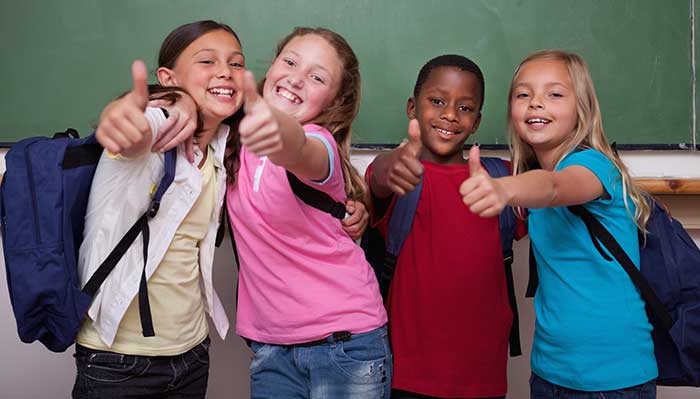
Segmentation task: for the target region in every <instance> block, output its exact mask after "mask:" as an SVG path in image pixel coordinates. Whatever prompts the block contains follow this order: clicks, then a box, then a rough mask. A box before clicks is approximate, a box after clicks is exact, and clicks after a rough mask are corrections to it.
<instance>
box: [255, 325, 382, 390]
mask: <svg viewBox="0 0 700 399" xmlns="http://www.w3.org/2000/svg"><path fill="white" fill-rule="evenodd" d="M251 349H252V350H253V352H254V354H255V356H254V358H253V362H252V363H251V365H250V395H251V398H252V399H262V398H266V399H292V398H294V399H389V398H390V396H391V376H392V371H393V368H392V357H391V350H390V349H389V340H388V336H387V329H386V327H381V328H378V329H376V330H373V331H369V332H366V333H362V334H353V335H352V337H351V338H350V339H349V340H347V341H336V340H334V339H333V337H328V338H327V340H326V342H325V343H323V344H321V345H315V346H308V347H304V346H294V345H290V346H288V345H271V344H263V343H259V342H254V341H253V342H251Z"/></svg>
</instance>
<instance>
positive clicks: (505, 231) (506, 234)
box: [481, 157, 517, 259]
mask: <svg viewBox="0 0 700 399" xmlns="http://www.w3.org/2000/svg"><path fill="white" fill-rule="evenodd" d="M481 163H482V164H483V165H484V167H485V168H486V171H487V172H488V173H489V175H490V176H491V177H504V176H510V171H509V170H508V167H507V166H506V162H505V161H504V160H503V159H501V158H498V157H482V158H481ZM516 222H517V220H516V218H515V213H514V212H513V208H512V207H510V206H507V207H505V208H504V209H503V212H501V214H500V215H499V216H498V228H499V230H500V231H501V247H502V249H503V257H504V259H505V258H507V257H509V256H510V257H511V258H512V256H513V239H514V238H515V225H516Z"/></svg>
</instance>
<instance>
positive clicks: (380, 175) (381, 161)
mask: <svg viewBox="0 0 700 399" xmlns="http://www.w3.org/2000/svg"><path fill="white" fill-rule="evenodd" d="M393 151H396V150H392V151H390V152H385V153H382V154H379V155H377V157H376V158H374V161H372V175H371V176H370V179H369V187H370V190H371V192H372V195H374V196H375V197H376V198H388V197H389V196H391V195H392V194H393V193H392V191H391V189H390V188H389V184H388V176H389V165H390V161H391V153H392V152H393Z"/></svg>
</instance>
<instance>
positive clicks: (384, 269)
mask: <svg viewBox="0 0 700 399" xmlns="http://www.w3.org/2000/svg"><path fill="white" fill-rule="evenodd" d="M481 162H482V164H483V165H484V167H485V168H486V170H487V171H488V173H489V175H491V176H492V177H503V176H508V175H509V174H510V172H509V171H508V167H507V166H506V163H505V162H504V161H503V160H502V159H501V158H491V157H482V158H481ZM422 188H423V181H422V180H421V182H420V183H419V184H418V185H417V186H416V188H415V189H414V190H413V191H411V192H409V193H406V194H405V195H403V196H400V197H398V198H397V199H396V202H395V203H394V209H393V211H392V214H391V218H390V219H389V230H388V233H387V239H386V242H385V241H384V239H383V238H382V236H381V234H380V233H379V231H378V230H377V229H374V228H369V229H367V231H366V232H365V233H364V234H363V236H362V242H361V246H362V248H363V249H364V250H365V257H366V258H367V261H368V262H369V263H370V264H371V265H372V267H373V268H374V272H375V274H376V275H377V281H378V282H379V290H380V292H381V294H382V297H383V298H384V299H385V300H386V297H387V295H388V292H389V286H390V285H391V280H392V279H393V277H394V271H395V270H396V262H397V260H398V257H399V253H401V248H402V247H403V244H404V242H405V241H406V238H408V234H409V233H410V232H411V226H412V225H413V218H414V216H415V214H416V208H418V200H419V199H420V196H421V191H422ZM515 226H516V219H515V214H514V213H513V210H512V208H510V207H507V208H506V209H504V210H503V212H501V214H500V215H499V218H498V227H499V231H500V236H501V250H502V253H503V266H504V268H505V272H506V288H507V291H508V302H509V303H510V308H511V311H512V312H513V324H512V325H511V329H510V336H509V346H510V355H511V356H519V355H521V354H522V350H521V348H520V333H519V328H520V327H519V320H518V306H517V302H516V296H515V287H514V284H513V270H512V265H513V239H514V237H515Z"/></svg>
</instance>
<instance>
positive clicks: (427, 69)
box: [413, 54, 486, 109]
mask: <svg viewBox="0 0 700 399" xmlns="http://www.w3.org/2000/svg"><path fill="white" fill-rule="evenodd" d="M440 67H453V68H459V69H461V70H462V71H466V72H471V73H473V74H474V75H476V78H477V79H479V85H480V86H481V104H479V109H481V107H482V106H483V105H484V94H485V89H486V84H485V83H484V74H483V73H481V69H480V68H479V66H478V65H476V63H475V62H474V61H472V60H470V59H469V58H467V57H464V56H461V55H457V54H445V55H440V56H437V57H435V58H433V59H432V60H430V61H428V62H426V63H425V65H423V67H422V68H421V69H420V72H418V79H416V85H415V87H414V88H413V98H418V95H419V94H420V90H421V88H422V87H423V83H425V81H426V80H428V76H430V73H431V72H433V70H434V69H436V68H440Z"/></svg>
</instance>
